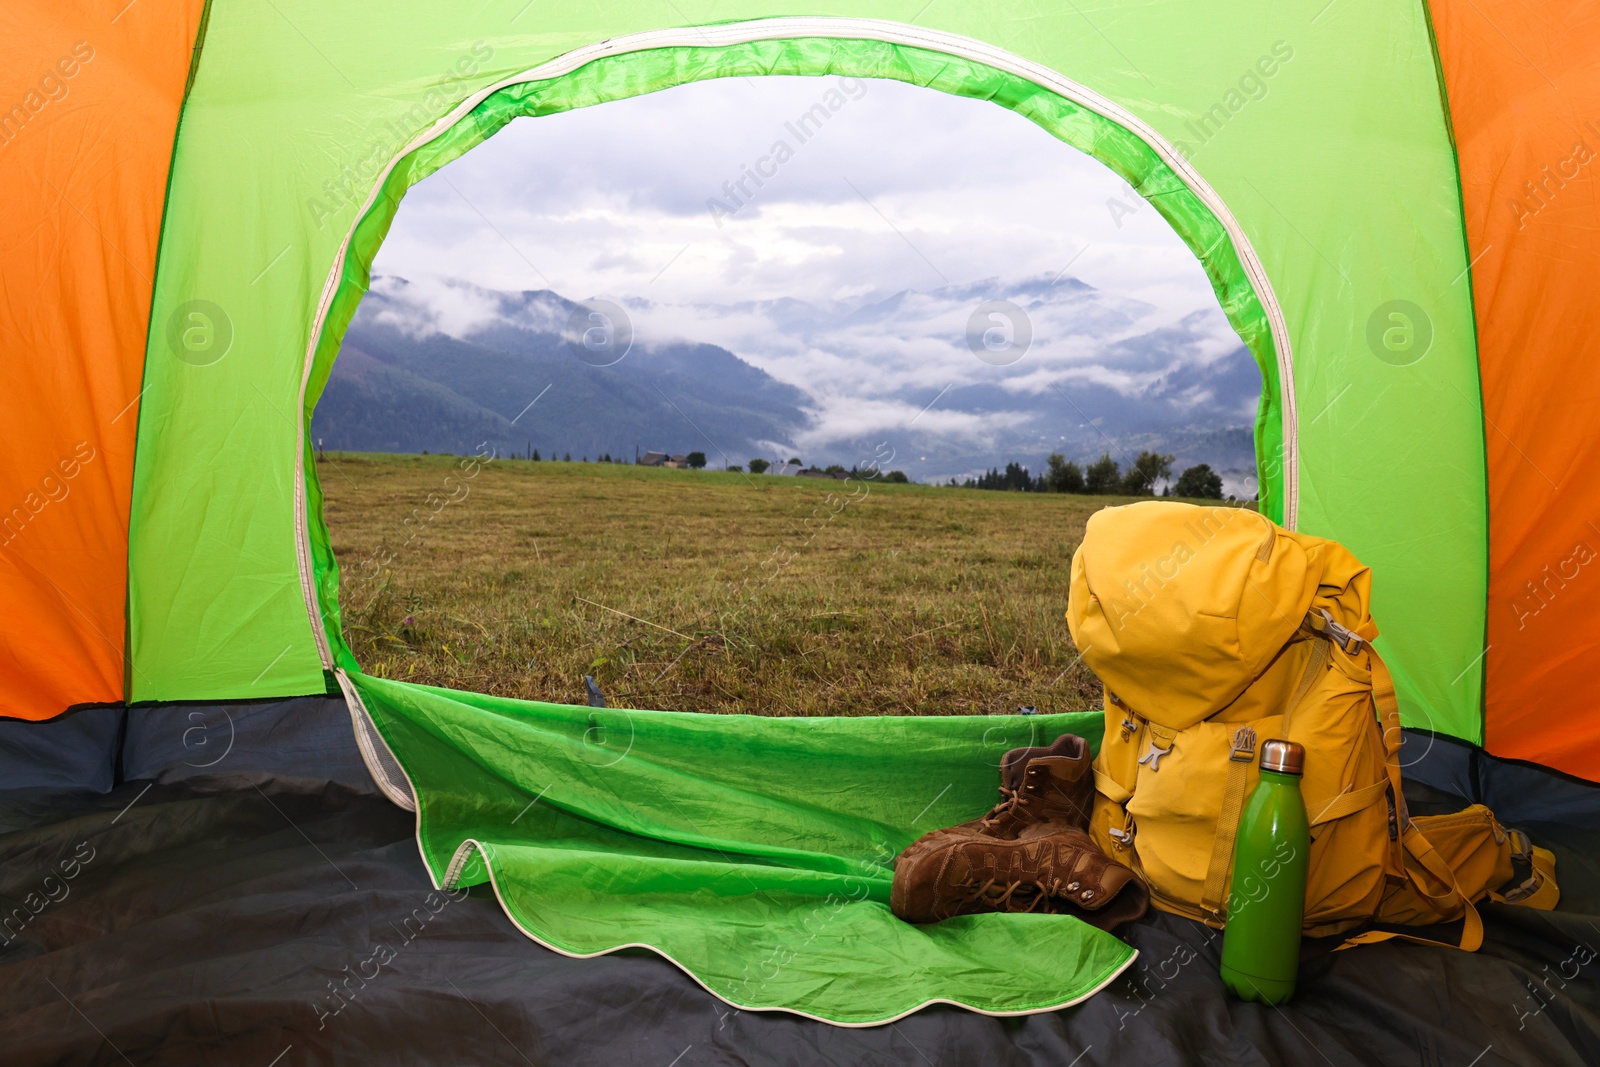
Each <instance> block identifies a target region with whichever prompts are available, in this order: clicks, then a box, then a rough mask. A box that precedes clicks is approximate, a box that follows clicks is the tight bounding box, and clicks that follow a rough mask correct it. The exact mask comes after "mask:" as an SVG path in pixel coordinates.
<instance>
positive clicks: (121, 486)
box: [0, 0, 202, 719]
mask: <svg viewBox="0 0 1600 1067" xmlns="http://www.w3.org/2000/svg"><path fill="white" fill-rule="evenodd" d="M201 10H202V0H173V2H166V3H163V2H160V0H143V2H140V3H133V4H130V3H128V2H127V0H111V2H109V3H90V4H66V5H57V4H10V5H7V9H6V11H5V13H4V14H3V15H0V203H4V204H5V210H4V211H3V212H0V337H4V338H6V339H7V349H8V350H7V351H6V352H5V353H4V358H5V360H6V364H7V366H6V381H7V388H6V390H5V391H4V392H0V424H3V425H4V426H5V428H6V449H7V456H6V462H5V463H4V464H0V617H3V618H5V619H6V620H7V622H8V624H9V625H8V626H7V627H6V629H5V631H4V633H3V636H0V716H15V717H20V718H25V719H41V718H48V717H50V716H53V715H56V714H59V713H60V712H62V711H63V710H65V709H66V708H67V707H69V706H70V705H73V704H80V703H92V702H98V701H117V700H121V699H122V698H123V693H124V679H123V644H124V632H125V629H126V625H125V606H126V599H127V560H128V507H129V493H130V488H131V484H132V475H133V446H134V430H135V427H136V424H137V419H138V404H137V398H138V395H139V390H140V381H141V379H142V377H143V370H144V351H145V335H146V325H147V322H148V318H149V314H150V296H151V288H152V279H153V276H154V273H155V262H156V244H157V240H158V237H159V233H160V225H161V214H162V205H163V202H164V199H165V193H166V181H167V167H168V163H169V161H170V157H171V152H172V142H173V136H174V133H175V130H176V127H177V122H178V112H179V108H180V106H181V104H182V100H183V90H184V82H185V79H186V77H187V74H188V69H189V58H190V53H191V48H192V46H193V42H194V38H195V32H196V30H197V28H198V26H199V22H200V16H201ZM40 57H48V58H47V59H45V60H41V58H40Z"/></svg>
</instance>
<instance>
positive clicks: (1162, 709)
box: [1067, 501, 1558, 951]
mask: <svg viewBox="0 0 1600 1067" xmlns="http://www.w3.org/2000/svg"><path fill="white" fill-rule="evenodd" d="M1371 584H1372V576H1371V572H1370V570H1369V569H1368V568H1366V567H1364V566H1363V565H1362V564H1361V563H1360V562H1359V561H1358V560H1357V559H1356V558H1355V557H1354V556H1353V555H1351V554H1350V552H1349V551H1347V550H1346V549H1345V548H1344V547H1343V546H1342V545H1339V544H1337V543H1336V542H1333V541H1329V540H1325V539H1323V538H1319V537H1311V536H1308V535H1305V534H1300V533H1295V532H1293V531H1289V530H1285V529H1283V528H1281V527H1279V526H1277V525H1276V524H1274V523H1273V522H1271V521H1270V520H1269V519H1267V518H1265V517H1263V516H1262V515H1260V514H1258V513H1256V512H1253V511H1247V510H1244V509H1241V508H1225V507H1211V508H1203V507H1195V506H1193V505H1189V504H1178V503H1169V502H1165V501H1150V502H1145V503H1138V504H1130V505H1127V506H1124V507H1115V508H1107V509H1104V510H1102V511H1099V512H1097V513H1095V514H1094V515H1093V516H1091V518H1090V519H1089V523H1088V527H1087V529H1086V531H1085V533H1084V538H1083V544H1082V545H1081V546H1080V547H1079V549H1078V551H1077V553H1076V554H1075V555H1074V556H1073V560H1072V591H1071V598H1070V602H1069V608H1068V611H1067V621H1068V624H1069V625H1070V627H1071V630H1072V637H1073V640H1074V641H1075V642H1076V644H1077V646H1078V649H1079V652H1080V653H1081V655H1082V656H1083V659H1084V661H1085V662H1086V663H1088V665H1089V666H1090V667H1091V668H1092V669H1093V670H1094V672H1095V674H1096V675H1097V676H1098V677H1099V678H1100V680H1101V681H1102V683H1104V685H1105V687H1106V692H1105V709H1106V729H1105V737H1104V740H1103V741H1102V742H1101V747H1100V752H1099V755H1098V757H1097V758H1096V760H1095V785H1096V789H1097V795H1096V798H1095V806H1094V813H1093V818H1092V822H1091V832H1092V833H1093V835H1094V839H1095V842H1096V843H1097V844H1098V845H1099V846H1100V847H1101V848H1102V849H1104V850H1105V851H1106V852H1107V853H1108V854H1109V855H1111V856H1112V858H1114V859H1116V860H1117V861H1119V862H1121V863H1125V864H1127V865H1128V866H1130V867H1132V868H1133V869H1134V870H1136V871H1138V872H1139V873H1140V874H1142V875H1143V876H1144V878H1145V880H1146V881H1147V882H1148V883H1149V886H1150V893H1151V901H1152V903H1154V904H1155V905H1156V906H1157V907H1158V908H1161V909H1163V910H1165V911H1170V912H1175V913H1177V914H1180V915H1186V916H1188V917H1190V918H1193V919H1199V920H1202V921H1204V922H1206V923H1207V924H1209V925H1212V926H1216V927H1221V926H1223V925H1224V924H1225V923H1226V921H1227V914H1228V906H1229V903H1230V900H1243V899H1246V898H1248V897H1250V896H1251V895H1252V894H1253V893H1255V892H1257V891H1259V890H1260V889H1261V888H1262V886H1261V884H1260V883H1256V884H1255V885H1252V884H1250V883H1251V880H1250V879H1243V878H1242V879H1241V881H1242V882H1245V883H1246V884H1243V885H1239V886H1234V885H1231V882H1232V873H1233V871H1232V868H1233V841H1234V835H1235V833H1236V831H1237V828H1238V821H1239V812H1240V809H1241V807H1242V806H1243V804H1244V800H1245V798H1246V797H1247V796H1248V795H1249V793H1250V791H1251V790H1252V789H1253V788H1254V787H1255V784H1256V780H1257V776H1258V773H1259V772H1258V769H1257V765H1256V754H1257V752H1258V751H1259V746H1260V743H1261V742H1263V741H1266V740H1268V739H1270V738H1288V739H1289V740H1292V741H1298V742H1299V743H1300V744H1302V745H1304V746H1305V750H1306V765H1305V774H1304V776H1303V778H1302V780H1301V791H1302V794H1303V795H1304V797H1305V803H1306V814H1307V816H1308V818H1309V819H1310V821H1311V858H1310V867H1309V872H1308V876H1307V883H1306V910H1305V927H1304V929H1305V932H1306V933H1307V934H1308V935H1311V936H1322V935H1327V934H1337V933H1343V932H1345V931H1348V930H1351V929H1353V928H1355V927H1358V926H1365V925H1368V924H1371V923H1372V922H1374V921H1377V922H1383V923H1400V924H1427V923H1437V922H1445V921H1453V920H1456V919H1463V918H1464V919H1465V925H1464V928H1463V933H1462V937H1461V941H1460V947H1462V948H1465V949H1467V950H1468V951H1472V950H1475V949H1477V947H1478V946H1479V944H1480V943H1481V941H1482V922H1481V920H1480V918H1479V916H1478V913H1477V909H1476V908H1475V907H1474V906H1473V902H1474V901H1475V900H1478V899H1481V898H1483V897H1484V896H1492V897H1493V899H1495V900H1498V901H1503V902H1508V903H1524V904H1528V905H1531V906H1533V907H1539V908H1551V907H1554V906H1555V902H1556V898H1557V896H1558V891H1557V889H1556V885H1555V879H1554V869H1555V859H1554V857H1553V856H1552V855H1551V854H1550V853H1549V852H1547V851H1545V850H1544V849H1536V848H1534V847H1533V846H1532V844H1531V842H1529V841H1528V840H1527V838H1526V836H1525V835H1521V834H1520V833H1517V832H1513V831H1507V830H1506V829H1505V828H1504V827H1502V826H1501V825H1500V824H1499V822H1497V821H1496V820H1495V818H1494V816H1493V815H1492V814H1491V813H1490V812H1489V810H1488V809H1487V808H1484V807H1483V806H1481V805H1473V806H1472V807H1470V808H1468V809H1466V810H1465V811H1462V812H1459V813H1456V814H1453V815H1446V816H1438V817H1423V818H1418V819H1415V820H1413V819H1411V818H1410V817H1409V816H1408V814H1407V812H1406V806H1405V799H1404V797H1403V795H1402V794H1401V791H1400V763H1399V749H1400V740H1401V730H1400V716H1399V710H1398V707H1397V705H1396V702H1395V695H1394V684H1393V682H1392V681H1391V680H1390V678H1389V672H1388V670H1387V669H1386V668H1385V667H1384V664H1383V661H1382V660H1381V659H1380V658H1379V657H1378V655H1377V652H1376V651H1375V650H1374V649H1373V648H1372V640H1373V638H1375V637H1377V636H1378V628H1377V626H1376V625H1375V624H1374V623H1373V621H1372V617H1371V616H1370V615H1369V614H1368V602H1369V598H1370V594H1371ZM1519 873H1520V874H1521V875H1522V881H1521V883H1520V884H1518V885H1516V886H1514V887H1510V883H1511V882H1513V881H1514V880H1515V879H1516V878H1517V876H1518V874H1519ZM1391 936H1397V935H1395V934H1393V933H1381V932H1369V933H1366V934H1364V935H1360V936H1358V937H1355V938H1352V939H1351V941H1352V942H1361V941H1371V940H1381V939H1383V938H1385V937H1391Z"/></svg>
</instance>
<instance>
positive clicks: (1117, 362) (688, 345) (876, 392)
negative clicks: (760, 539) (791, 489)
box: [312, 277, 1261, 484]
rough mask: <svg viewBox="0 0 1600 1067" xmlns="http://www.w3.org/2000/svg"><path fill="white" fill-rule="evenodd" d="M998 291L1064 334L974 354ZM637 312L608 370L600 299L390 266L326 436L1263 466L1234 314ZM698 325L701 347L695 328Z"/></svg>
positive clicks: (338, 381)
mask: <svg viewBox="0 0 1600 1067" xmlns="http://www.w3.org/2000/svg"><path fill="white" fill-rule="evenodd" d="M994 299H1003V300H1007V301H1010V302H1012V303H1013V305H1014V306H1017V307H1020V308H1022V309H1024V313H1025V315H1026V316H1027V317H1028V319H1029V320H1030V321H1031V324H1032V328H1033V331H1034V335H1035V338H1047V339H1048V340H1047V341H1045V340H1035V342H1034V345H1033V348H1032V349H1030V350H1029V351H1028V353H1027V358H1026V359H1023V360H1020V361H1019V362H1018V363H1017V364H1016V365H1014V366H1008V367H992V366H988V365H986V364H984V363H981V362H979V361H978V360H977V359H975V358H973V356H972V354H971V353H970V352H969V351H968V350H967V349H968V346H967V344H966V340H965V332H964V331H965V330H966V329H968V328H969V327H968V316H969V314H970V313H971V309H972V308H973V307H974V306H976V305H978V304H980V303H981V302H982V301H985V300H994ZM623 307H624V308H625V310H623V311H622V312H621V318H622V319H624V320H626V321H628V322H631V325H632V330H633V334H634V340H633V343H632V345H631V347H630V348H629V349H628V350H627V351H626V353H625V355H624V356H623V358H621V359H620V360H618V361H617V362H615V363H612V364H611V365H609V366H599V365H594V363H597V362H609V360H599V359H596V357H594V356H593V355H592V354H589V353H586V352H584V351H583V350H582V349H581V348H579V347H576V346H574V345H571V344H569V343H568V341H567V339H566V337H565V336H564V333H567V332H568V324H569V322H571V321H573V316H574V315H575V313H576V314H577V315H578V316H579V321H580V324H581V323H582V322H586V321H588V320H587V319H586V318H584V317H583V316H584V313H585V310H586V309H585V308H584V307H581V306H580V305H579V304H578V303H577V302H575V301H572V300H570V299H568V298H566V297H564V296H561V295H559V294H557V293H555V292H552V291H550V290H548V289H541V290H525V291H521V292H505V291H499V290H491V289H484V288H481V287H478V286H473V285H469V284H467V283H464V282H459V281H451V282H444V283H431V284H413V283H411V282H408V281H407V280H405V279H402V278H396V277H386V278H378V279H375V280H374V286H373V289H372V291H371V292H369V293H368V294H367V296H366V298H365V299H364V300H363V302H362V305H361V308H360V310H359V311H358V313H357V315H356V317H355V320H354V321H353V322H352V324H351V326H350V329H349V331H348V332H347V334H346V337H345V341H344V344H343V347H342V349H341V351H340V355H339V358H338V360H337V361H336V363H335V365H334V369H333V373H332V375H331V377H330V379H329V381H328V384H327V388H326V389H325V391H324V393H323V396H322V398H321V400H320V402H319V403H318V406H317V409H316V412H315V414H314V417H313V420H312V434H313V438H314V439H315V440H317V441H318V442H319V444H320V445H321V446H322V447H324V448H331V449H350V450H364V451H390V452H420V451H423V450H428V451H434V452H464V451H469V450H471V449H472V448H475V447H477V446H478V445H479V444H481V443H487V444H488V445H489V446H490V447H492V448H496V449H498V450H499V451H501V452H502V453H505V454H517V455H521V454H525V453H526V452H527V451H528V450H530V449H538V450H539V451H540V452H541V453H542V454H544V455H546V456H550V455H552V454H566V453H568V452H570V453H571V454H572V456H573V457H574V458H578V457H580V456H586V457H589V458H597V457H599V456H600V455H602V454H610V455H612V456H614V457H617V458H624V459H632V457H633V456H634V454H635V449H638V450H641V451H650V450H662V451H668V452H688V451H702V452H705V453H706V455H707V457H708V458H709V461H710V465H711V466H713V467H721V466H724V465H726V464H728V463H738V464H743V463H746V462H748V460H749V459H750V458H751V457H754V456H762V457H765V458H768V459H779V460H781V459H786V458H788V457H789V456H801V457H803V458H804V459H806V460H807V461H808V462H812V463H818V464H825V463H831V462H838V463H843V464H846V465H849V464H851V463H853V462H859V461H862V460H863V459H865V458H869V457H872V456H873V455H875V454H878V455H882V454H883V449H882V444H881V443H882V442H888V443H889V446H890V447H892V448H893V449H894V455H895V459H894V460H893V461H892V463H891V466H893V467H898V468H902V469H905V470H906V471H907V472H908V473H909V474H910V475H911V476H912V478H913V479H916V480H920V481H935V480H938V481H942V480H944V479H946V478H949V477H965V476H967V475H968V474H971V473H974V472H977V471H981V470H984V469H987V468H988V467H991V466H1004V465H1005V463H1006V462H1008V461H1010V460H1018V461H1020V462H1022V463H1024V464H1026V465H1028V466H1030V467H1035V468H1037V467H1040V466H1042V465H1043V461H1044V458H1045V456H1046V455H1047V454H1048V453H1050V452H1053V451H1059V452H1063V453H1065V454H1066V455H1067V456H1068V457H1069V458H1074V459H1079V460H1088V459H1092V458H1094V457H1096V456H1098V455H1100V454H1101V453H1102V452H1109V453H1110V454H1111V455H1112V456H1113V457H1114V458H1117V459H1118V460H1119V461H1123V462H1126V461H1128V460H1131V458H1132V456H1134V455H1136V454H1137V453H1138V452H1139V451H1140V450H1142V449H1147V448H1148V449H1154V450H1158V451H1164V452H1169V453H1172V454H1174V455H1176V456H1177V461H1176V462H1175V464H1174V468H1175V470H1181V469H1182V467H1184V466H1187V465H1189V464H1191V463H1196V462H1207V463H1210V464H1211V465H1212V466H1213V467H1214V468H1216V469H1218V470H1220V471H1224V472H1226V473H1225V477H1226V478H1227V480H1228V481H1230V482H1232V483H1236V484H1237V483H1241V482H1242V481H1243V479H1244V478H1245V477H1246V476H1248V474H1249V473H1250V472H1251V471H1252V469H1253V464H1254V450H1253V443H1252V436H1251V431H1250V429H1249V423H1250V420H1251V419H1252V418H1253V411H1254V405H1255V402H1256V397H1257V394H1258V392H1259V390H1260V381H1261V378H1260V373H1259V371H1258V370H1257V368H1256V366H1255V363H1254V361H1253V359H1252V358H1251V357H1250V355H1249V354H1248V352H1247V351H1246V350H1245V349H1244V348H1243V346H1242V345H1239V343H1238V340H1237V338H1236V337H1233V336H1232V334H1231V333H1228V334H1226V335H1223V336H1221V337H1219V331H1218V330H1217V328H1216V325H1215V321H1214V320H1215V319H1217V318H1220V315H1218V316H1212V317H1211V320H1212V321H1207V320H1205V319H1204V317H1203V316H1202V315H1200V314H1199V313H1197V314H1195V315H1190V316H1186V317H1184V318H1181V319H1178V320H1176V321H1170V322H1160V321H1151V320H1152V319H1154V318H1158V317H1156V316H1153V315H1152V311H1153V309H1151V308H1150V307H1149V306H1148V305H1144V304H1140V303H1139V302H1137V301H1131V300H1127V299H1124V298H1118V297H1113V296H1110V295H1108V294H1104V293H1101V292H1100V291H1098V290H1096V289H1094V288H1093V287H1091V286H1088V285H1086V284H1084V283H1082V282H1079V281H1077V280H1075V279H1071V278H1066V279H1054V280H1052V279H1044V278H1034V279H1023V280H1021V281H1017V282H1012V283H1009V284H1002V283H1000V282H998V281H994V280H991V281H987V282H982V283H977V284H975V285H952V286H946V287H942V288H939V289H934V290H930V291H927V292H920V291H913V290H907V291H903V292H899V293H894V294H890V295H888V296H882V297H878V298H873V299H866V300H861V301H857V302H853V301H840V302H838V303H835V304H826V305H823V304H816V303H810V302H806V301H800V300H793V299H779V300H772V301H746V302H736V303H729V304H716V305H707V304H697V305H692V306H688V307H685V306H669V305H658V304H653V303H651V302H649V301H646V300H641V299H634V300H626V301H624V302H623ZM1224 326H1225V323H1224ZM626 329H627V327H624V330H626ZM696 331H699V332H700V334H701V336H702V337H703V338H704V339H699V340H686V339H681V338H683V337H684V336H685V335H688V336H694V333H695V332H696ZM1230 340H1231V345H1230V344H1229V343H1228V342H1229V341H1230ZM718 341H721V342H723V343H715V342H718ZM730 349H737V350H739V351H740V352H741V353H742V356H741V355H736V354H735V352H734V351H733V350H730Z"/></svg>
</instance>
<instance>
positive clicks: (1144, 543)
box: [1067, 501, 1378, 730]
mask: <svg viewBox="0 0 1600 1067" xmlns="http://www.w3.org/2000/svg"><path fill="white" fill-rule="evenodd" d="M1370 591H1371V571H1370V570H1369V569H1368V568H1366V567H1364V566H1362V564H1361V562H1360V561H1359V560H1357V559H1356V558H1355V557H1354V556H1353V555H1351V554H1350V552H1349V551H1348V550H1346V549H1345V548H1344V547H1343V546H1342V545H1339V544H1337V543H1336V542H1333V541H1328V540H1325V539H1323V538H1320V537H1311V536H1309V535H1306V534H1299V533H1294V532H1292V531H1289V530H1285V529H1283V528H1282V527H1280V526H1278V525H1277V524H1275V523H1273V522H1272V521H1271V520H1270V519H1268V518H1266V517H1264V516H1262V515H1260V514H1258V513H1257V512H1254V511H1247V510H1245V509H1243V508H1225V507H1197V506H1195V505H1193V504H1179V503H1173V502H1169V501H1144V502H1140V503H1137V504H1127V505H1124V506H1122V507H1113V508H1105V509H1103V510H1101V511H1097V512H1095V514H1093V515H1092V516H1090V517H1089V522H1088V525H1087V527H1086V529H1085V530H1084V535H1083V543H1082V544H1081V545H1079V546H1078V551H1077V552H1076V553H1075V554H1074V555H1073V557H1072V591H1071V597H1070V600H1069V602H1068V607H1067V624H1068V626H1069V627H1070V628H1071V630H1072V639H1073V641H1074V642H1075V643H1076V644H1077V646H1078V650H1079V652H1080V653H1081V654H1082V655H1083V658H1084V661H1085V662H1086V663H1088V664H1089V666H1090V668H1091V669H1093V671H1094V672H1095V674H1096V675H1098V676H1099V678H1100V680H1101V681H1102V682H1104V683H1105V686H1106V688H1107V689H1109V690H1110V691H1111V692H1112V693H1114V694H1116V696H1117V697H1118V699H1120V700H1121V701H1123V702H1124V703H1125V704H1127V706H1128V707H1130V708H1132V709H1133V710H1134V711H1136V712H1138V713H1139V714H1140V715H1143V716H1144V717H1145V718H1147V719H1150V720H1151V721H1153V722H1157V723H1159V724H1161V725H1162V726H1166V727H1170V728H1172V729H1175V730H1182V729H1187V728H1188V727H1190V726H1192V725H1194V724H1195V723H1197V722H1199V721H1201V720H1202V719H1206V718H1209V717H1210V716H1212V715H1214V714H1216V713H1217V712H1218V711H1221V710H1222V709H1223V708H1225V707H1227V706H1228V705H1229V704H1231V703H1232V702H1233V701H1234V700H1235V699H1237V698H1238V696H1239V694H1241V693H1243V692H1244V691H1245V689H1247V688H1248V687H1249V686H1250V684H1251V682H1253V681H1254V680H1255V679H1256V678H1257V677H1258V676H1259V675H1260V674H1261V673H1262V671H1264V670H1265V669H1266V668H1267V666H1268V665H1269V664H1270V663H1271V662H1272V660H1273V658H1274V657H1276V656H1277V654H1278V652H1279V651H1280V650H1281V649H1282V648H1283V646H1284V644H1285V643H1287V642H1288V640H1289V639H1290V638H1291V637H1292V636H1294V633H1295V631H1296V630H1298V629H1299V628H1300V624H1301V623H1302V622H1303V621H1304V620H1305V617H1306V614H1307V612H1310V611H1315V610H1326V611H1328V612H1329V613H1330V614H1331V615H1332V617H1333V619H1334V620H1335V621H1336V622H1338V623H1340V624H1341V625H1343V626H1345V627H1347V628H1349V629H1350V630H1351V631H1353V632H1354V633H1355V634H1356V635H1357V636H1359V637H1361V638H1362V639H1364V640H1371V639H1372V638H1373V637H1376V636H1377V632H1378V631H1377V627H1376V626H1375V625H1374V624H1373V622H1372V618H1371V616H1370V615H1368V614H1367V605H1368V602H1369V598H1370Z"/></svg>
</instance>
